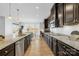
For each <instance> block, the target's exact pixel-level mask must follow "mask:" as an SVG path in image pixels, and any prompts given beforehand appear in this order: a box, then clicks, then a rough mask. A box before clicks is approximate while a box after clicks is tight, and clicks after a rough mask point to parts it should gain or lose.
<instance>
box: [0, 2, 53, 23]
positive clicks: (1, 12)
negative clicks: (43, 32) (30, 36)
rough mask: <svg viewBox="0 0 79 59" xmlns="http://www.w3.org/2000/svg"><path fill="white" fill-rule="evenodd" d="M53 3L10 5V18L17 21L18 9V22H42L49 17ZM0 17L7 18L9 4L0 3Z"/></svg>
mask: <svg viewBox="0 0 79 59" xmlns="http://www.w3.org/2000/svg"><path fill="white" fill-rule="evenodd" d="M52 5H53V3H11V16H12V19H13V20H17V9H19V21H22V22H43V20H44V19H45V18H47V17H48V16H49V15H50V9H51V8H52ZM0 16H5V17H6V19H7V17H8V16H9V4H8V3H0Z"/></svg>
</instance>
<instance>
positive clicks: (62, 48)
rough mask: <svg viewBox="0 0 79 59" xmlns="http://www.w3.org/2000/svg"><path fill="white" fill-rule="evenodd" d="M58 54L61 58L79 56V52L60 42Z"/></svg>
mask: <svg viewBox="0 0 79 59" xmlns="http://www.w3.org/2000/svg"><path fill="white" fill-rule="evenodd" d="M58 52H59V55H61V56H64V55H65V56H79V50H77V49H75V48H73V47H71V46H69V45H67V44H65V43H64V42H61V41H59V40H58Z"/></svg>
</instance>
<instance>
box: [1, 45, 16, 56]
mask: <svg viewBox="0 0 79 59" xmlns="http://www.w3.org/2000/svg"><path fill="white" fill-rule="evenodd" d="M14 50H15V48H14V44H11V45H9V46H7V47H5V48H4V49H2V50H1V51H0V55H1V56H6V55H7V54H9V53H10V52H11V51H14ZM13 54H14V53H13Z"/></svg>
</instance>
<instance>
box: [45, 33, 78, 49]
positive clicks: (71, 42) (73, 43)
mask: <svg viewBox="0 0 79 59" xmlns="http://www.w3.org/2000/svg"><path fill="white" fill-rule="evenodd" d="M45 34H47V35H49V36H51V37H54V38H56V39H57V40H60V41H62V42H64V43H66V44H68V45H70V46H72V47H73V48H75V49H77V50H79V41H76V40H70V39H69V38H68V37H67V36H64V35H61V36H58V35H57V36H56V35H53V34H50V33H45Z"/></svg>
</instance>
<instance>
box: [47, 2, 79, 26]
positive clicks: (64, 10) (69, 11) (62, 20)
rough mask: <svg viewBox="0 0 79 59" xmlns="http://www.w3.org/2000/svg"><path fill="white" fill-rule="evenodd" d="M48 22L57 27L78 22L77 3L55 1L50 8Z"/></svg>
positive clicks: (78, 7)
mask: <svg viewBox="0 0 79 59" xmlns="http://www.w3.org/2000/svg"><path fill="white" fill-rule="evenodd" d="M49 19H50V22H51V21H52V22H53V21H54V20H55V22H53V23H52V24H55V26H56V25H57V24H58V23H59V24H58V26H59V27H62V26H64V25H75V24H79V4H78V3H55V4H54V5H53V7H52V9H51V14H50V18H49Z"/></svg>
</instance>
